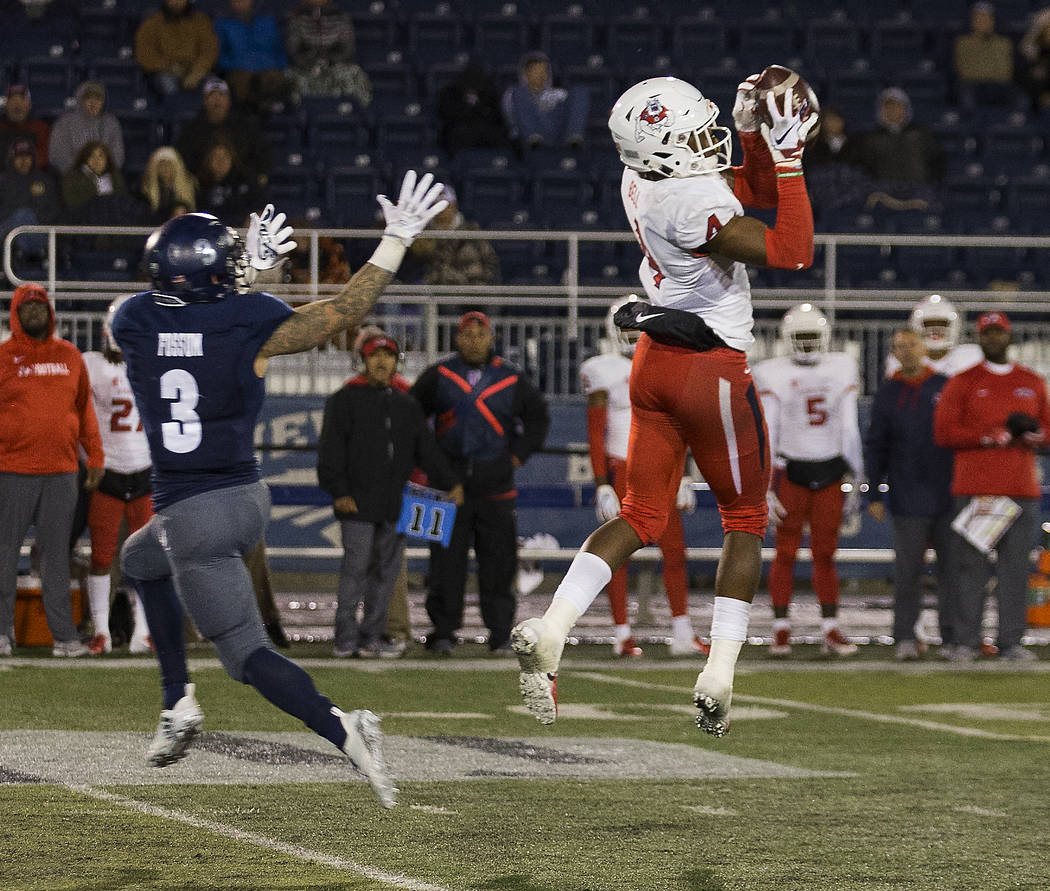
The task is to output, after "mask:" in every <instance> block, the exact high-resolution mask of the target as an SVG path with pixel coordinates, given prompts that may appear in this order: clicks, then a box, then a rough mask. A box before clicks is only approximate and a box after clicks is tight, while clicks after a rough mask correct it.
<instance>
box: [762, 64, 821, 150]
mask: <svg viewBox="0 0 1050 891" xmlns="http://www.w3.org/2000/svg"><path fill="white" fill-rule="evenodd" d="M788 87H790V88H791V93H792V100H791V105H792V106H793V108H794V110H795V111H796V112H800V113H801V115H802V120H804V121H805V120H808V119H809V117H810V116H811V115H817V116H818V120H817V123H816V125H815V126H814V127H813V129H811V130H810V131H809V133H808V134H807V135H806V142H807V143H808V142H812V141H813V139H814V137H815V136H816V135H817V133H819V132H820V120H819V116H820V101H819V100H818V99H817V94H816V93H814V92H813V88H812V87H811V86H810V85H809V84H808V83H807V82H806V79H805V78H804V77H802V75H801V74H799V73H798V72H797V71H792V70H791V69H790V68H785V67H784V66H783V65H769V66H767V67H766V68H764V69H763V71H762V73H761V74H760V75H759V76H758V81H757V82H756V84H755V90H756V100H757V103H758V108H757V113H758V117H759V118H760V119H761V120H762V121H764V122H765V123H766V124H770V123H771V121H770V119H769V108H768V107H767V106H766V94H767V93H769V92H770V91H772V92H773V96H774V97H775V101H776V105H777V109H778V110H779V111H781V112H783V111H784V93H785V92H786V91H787V89H788Z"/></svg>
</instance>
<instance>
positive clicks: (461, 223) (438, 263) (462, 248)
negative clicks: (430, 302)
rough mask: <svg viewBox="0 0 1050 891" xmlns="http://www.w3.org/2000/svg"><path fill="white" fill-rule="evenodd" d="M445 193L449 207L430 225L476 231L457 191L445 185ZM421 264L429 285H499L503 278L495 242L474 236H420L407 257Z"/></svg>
mask: <svg viewBox="0 0 1050 891" xmlns="http://www.w3.org/2000/svg"><path fill="white" fill-rule="evenodd" d="M442 197H443V198H444V199H445V200H446V201H448V207H446V208H445V209H444V210H443V211H441V213H439V214H438V215H437V216H436V217H434V219H433V220H431V221H430V225H429V226H428V227H427V228H428V229H438V230H444V231H446V232H448V231H455V230H458V231H477V229H478V224H477V223H472V222H469V221H468V220H466V219H464V217H463V214H462V213H461V212H460V210H459V205H458V203H457V202H456V192H455V190H454V189H453V188H452V187H451V186H448V185H446V186H445V191H444V193H443V195H442ZM406 259H411V260H413V261H415V264H418V265H419V266H420V267H421V268H422V276H421V278H422V281H423V283H424V284H427V285H496V284H499V281H500V271H499V257H498V256H497V255H496V251H495V250H494V249H493V247H492V245H491V244H489V242H487V241H485V240H484V239H475V238H462V239H460V238H427V237H426V235H425V234H424V236H423V237H421V238H417V239H416V240H415V242H413V244H412V247H411V248H410V249H409V252H408V257H407V258H406Z"/></svg>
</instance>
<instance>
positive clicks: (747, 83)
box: [733, 74, 762, 133]
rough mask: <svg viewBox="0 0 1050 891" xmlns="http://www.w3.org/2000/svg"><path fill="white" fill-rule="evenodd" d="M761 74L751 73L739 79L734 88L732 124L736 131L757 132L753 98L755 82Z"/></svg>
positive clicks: (755, 106)
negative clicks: (741, 79) (734, 99)
mask: <svg viewBox="0 0 1050 891" xmlns="http://www.w3.org/2000/svg"><path fill="white" fill-rule="evenodd" d="M761 76H762V75H761V74H752V75H751V76H750V77H749V78H747V79H746V80H744V81H741V83H739V84H738V85H737V88H736V101H735V102H734V103H733V124H734V125H735V126H736V132H737V133H757V132H758V126H759V123H760V122H759V119H758V114H757V113H756V111H757V101H756V99H755V83H756V81H757V80H758V79H759V78H760V77H761Z"/></svg>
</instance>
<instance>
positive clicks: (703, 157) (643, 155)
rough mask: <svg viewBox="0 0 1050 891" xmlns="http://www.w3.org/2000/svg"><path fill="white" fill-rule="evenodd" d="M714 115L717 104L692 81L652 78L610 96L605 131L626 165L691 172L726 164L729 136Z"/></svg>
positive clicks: (669, 172) (676, 173) (730, 147)
mask: <svg viewBox="0 0 1050 891" xmlns="http://www.w3.org/2000/svg"><path fill="white" fill-rule="evenodd" d="M717 118H718V106H717V105H715V103H714V102H712V101H711V100H710V99H708V98H707V97H706V96H704V94H703V93H701V92H700V91H699V90H698V89H697V88H696V87H694V86H693V85H692V84H689V83H686V82H685V81H684V80H679V79H678V78H676V77H653V78H649V79H648V80H643V81H641V83H637V84H635V85H634V86H633V87H631V88H630V89H629V90H627V91H626V92H625V93H624V94H623V95H622V96H621V97H620V98H619V99H617V100H616V104H615V105H613V107H612V112H611V113H610V115H609V130H610V131H611V132H612V138H613V142H614V143H616V150H617V151H618V152H619V153H620V160H621V161H623V163H624V164H625V165H626V166H627V167H630V168H631V169H632V170H638V171H641V172H642V173H644V172H646V171H650V170H651V171H654V172H656V173H661V174H663V175H664V176H696V175H697V174H700V173H713V172H715V171H718V170H726V169H727V168H728V167H729V166H730V164H731V162H730V156H731V154H732V151H733V144H732V135H731V134H730V132H729V130H728V129H727V128H726V127H717V126H715V120H716V119H717Z"/></svg>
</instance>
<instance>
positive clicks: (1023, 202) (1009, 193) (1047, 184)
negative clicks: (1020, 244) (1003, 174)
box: [1005, 176, 1050, 253]
mask: <svg viewBox="0 0 1050 891" xmlns="http://www.w3.org/2000/svg"><path fill="white" fill-rule="evenodd" d="M1005 206H1006V209H1007V210H1008V211H1009V213H1010V214H1011V215H1012V217H1013V218H1014V219H1015V220H1021V221H1024V223H1025V228H1027V229H1028V230H1029V231H1031V232H1033V233H1036V234H1040V235H1043V234H1045V233H1046V232H1047V231H1048V230H1050V177H1045V176H1043V177H1018V178H1017V179H1014V180H1012V181H1011V182H1010V183H1009V185H1008V186H1007V187H1006V201H1005ZM1044 253H1050V252H1044Z"/></svg>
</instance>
